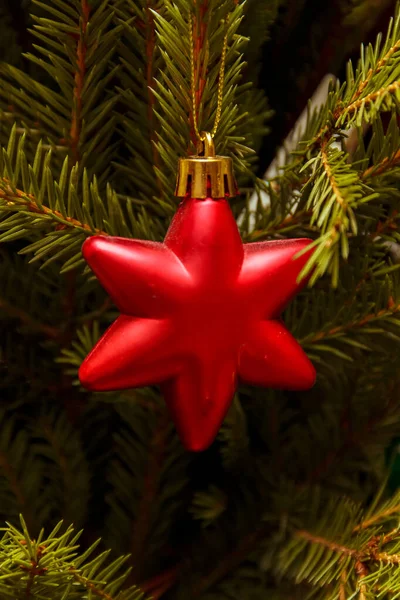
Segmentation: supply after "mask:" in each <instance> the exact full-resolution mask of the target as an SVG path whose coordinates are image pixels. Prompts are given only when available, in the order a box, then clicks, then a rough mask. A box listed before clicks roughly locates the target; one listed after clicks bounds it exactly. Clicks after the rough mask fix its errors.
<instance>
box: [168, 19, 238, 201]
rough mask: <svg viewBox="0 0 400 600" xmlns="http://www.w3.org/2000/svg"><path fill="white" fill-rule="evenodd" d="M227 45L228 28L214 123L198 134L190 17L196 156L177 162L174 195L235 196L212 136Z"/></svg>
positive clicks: (227, 165)
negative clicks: (211, 126) (209, 128)
mask: <svg viewBox="0 0 400 600" xmlns="http://www.w3.org/2000/svg"><path fill="white" fill-rule="evenodd" d="M227 45H228V27H227V30H226V33H225V38H224V45H223V50H222V56H221V67H220V72H219V81H218V99H217V110H216V114H215V122H214V126H213V128H212V131H211V132H208V131H202V132H200V131H199V128H198V123H197V106H196V82H195V64H194V50H193V46H194V44H193V17H192V15H191V16H190V65H191V84H192V86H191V87H192V98H193V106H192V108H193V127H194V131H195V133H196V137H197V140H198V141H197V148H196V150H197V155H196V156H189V157H188V158H180V159H179V163H178V175H177V180H176V189H175V195H176V196H178V197H181V198H182V197H190V198H214V199H220V198H231V197H232V196H236V195H237V184H236V181H235V176H234V173H233V163H232V159H231V158H230V157H229V156H217V155H216V154H215V146H214V139H213V138H214V136H215V133H216V131H217V128H218V125H219V122H220V120H221V113H222V100H223V88H224V73H225V61H226V51H227Z"/></svg>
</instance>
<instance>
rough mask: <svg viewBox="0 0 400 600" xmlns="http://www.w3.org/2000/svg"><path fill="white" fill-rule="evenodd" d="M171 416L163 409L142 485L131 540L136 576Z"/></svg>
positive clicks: (155, 493) (140, 568)
mask: <svg viewBox="0 0 400 600" xmlns="http://www.w3.org/2000/svg"><path fill="white" fill-rule="evenodd" d="M169 424H170V418H169V415H168V413H167V412H166V411H165V410H163V411H162V412H161V413H160V415H159V418H158V422H157V425H156V427H155V430H154V433H153V436H152V440H151V442H150V449H149V455H148V459H147V470H146V474H145V477H144V481H143V486H142V495H141V499H140V502H139V506H138V510H137V518H136V520H135V523H134V530H133V535H132V541H131V561H132V564H133V565H134V566H135V578H139V577H140V574H141V570H142V565H143V560H144V558H145V556H144V547H145V543H146V540H147V537H148V535H149V531H150V527H151V515H152V510H153V506H154V502H155V498H156V496H157V492H158V489H159V488H158V484H159V477H160V473H161V470H162V467H163V461H164V458H165V441H166V440H165V436H166V434H167V431H168V429H169Z"/></svg>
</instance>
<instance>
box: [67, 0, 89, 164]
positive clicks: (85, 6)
mask: <svg viewBox="0 0 400 600" xmlns="http://www.w3.org/2000/svg"><path fill="white" fill-rule="evenodd" d="M81 13H82V14H81V17H80V28H81V32H80V35H79V39H78V41H77V45H76V67H77V68H76V72H75V78H74V79H75V87H74V103H73V108H72V115H71V128H70V132H69V137H70V144H71V155H72V159H73V163H74V164H75V163H76V162H78V160H79V158H80V156H79V142H80V134H81V128H82V92H83V87H84V84H85V74H86V53H87V45H86V30H87V26H88V23H89V17H90V4H89V2H88V0H81Z"/></svg>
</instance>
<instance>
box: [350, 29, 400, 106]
mask: <svg viewBox="0 0 400 600" xmlns="http://www.w3.org/2000/svg"><path fill="white" fill-rule="evenodd" d="M399 49H400V40H397V42H396V43H395V44H393V46H392V47H391V48H389V50H388V51H387V53H386V54H385V56H383V57H382V58H381V59H380V60H379V61H378V62H377V63H376V67H375V68H374V69H372V68H371V69H369V71H368V73H367V75H366V77H365V79H364V81H361V83H360V85H359V86H358V89H357V90H356V92H355V93H354V95H353V98H352V100H357V98H359V97H360V96H361V94H362V92H363V91H364V89H365V88H366V87H367V85H368V84H369V82H370V81H371V79H372V76H373V75H376V74H377V73H379V72H380V71H382V69H383V68H384V67H385V66H386V64H387V63H388V62H389V60H390V59H391V58H392V56H393V54H394V53H395V52H396V50H399Z"/></svg>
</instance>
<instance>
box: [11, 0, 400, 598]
mask: <svg viewBox="0 0 400 600" xmlns="http://www.w3.org/2000/svg"><path fill="white" fill-rule="evenodd" d="M300 4H301V5H303V4H304V2H303V3H299V5H298V7H297V8H296V11H297V10H300V8H299V6H300ZM370 4H371V3H370V2H368V1H365V0H363V2H344V3H343V7H342V8H343V15H344V18H345V19H347V23H348V24H349V23H350V22H356V23H358V22H359V19H360V15H365V14H367V12H368V10H369V11H370V10H371V6H370ZM288 6H289V3H288V2H285V1H280V0H277V1H275V2H269V3H263V2H256V1H253V0H249V1H248V2H247V4H245V3H243V2H241V1H240V0H224V1H222V2H221V1H219V0H201V1H200V2H197V1H196V2H194V1H192V0H176V1H175V2H170V1H169V0H165V1H164V0H152V1H147V0H146V1H145V0H112V1H111V2H110V1H106V0H91V1H90V2H89V1H88V0H65V1H64V0H52V1H50V0H33V1H32V3H31V6H30V10H31V14H32V16H31V19H32V31H31V35H32V36H33V37H34V39H35V44H34V46H33V47H32V49H31V50H30V51H29V52H27V54H26V58H25V59H24V61H25V60H26V61H28V62H29V63H30V64H32V65H33V67H34V68H32V71H30V70H29V69H28V68H25V67H24V64H25V63H24V62H23V61H22V60H19V59H18V60H14V57H13V55H14V50H15V47H16V44H17V42H16V41H15V40H14V42H15V43H14V42H12V43H11V42H10V56H7V57H6V58H7V60H6V61H4V62H2V63H1V64H0V142H1V146H2V148H1V152H0V393H1V411H0V419H1V435H0V518H1V519H2V520H3V523H8V524H7V525H5V526H4V529H3V531H4V535H3V538H2V539H1V540H0V596H1V597H2V598H3V597H4V598H29V597H30V598H38V599H40V598H41V599H43V598H46V599H48V598H55V599H60V600H61V599H62V600H67V599H69V598H71V599H72V598H77V599H78V598H82V599H83V598H96V597H97V598H106V599H107V600H117V599H118V600H129V599H134V600H139V599H140V598H143V599H144V597H145V596H146V597H153V598H154V600H156V599H158V598H161V597H165V598H167V599H171V600H187V598H188V597H192V598H199V599H200V600H224V599H225V598H226V599H229V600H236V599H238V600H239V599H240V600H242V599H244V598H249V599H251V600H258V599H260V600H261V599H263V598H267V597H268V598H271V599H273V600H283V598H285V599H287V598H293V599H297V598H301V599H302V600H305V599H307V598H310V600H311V599H317V600H319V599H320V600H334V599H335V600H337V599H339V600H350V599H353V598H354V599H356V598H358V600H367V599H368V600H369V599H370V598H379V599H383V600H393V599H394V598H396V597H400V579H399V573H398V564H399V561H400V550H399V545H400V534H399V529H398V521H399V516H400V495H399V492H398V491H395V493H394V494H391V493H390V490H389V489H388V486H387V473H388V465H387V457H386V455H385V452H384V449H385V448H386V447H388V446H389V445H390V444H392V443H393V440H396V439H397V438H398V437H399V436H400V419H399V411H400V404H399V392H398V389H399V383H400V381H399V379H400V376H399V373H400V331H399V327H400V297H399V293H400V287H399V285H400V280H399V261H398V259H397V257H396V254H395V252H394V250H395V249H396V247H397V244H398V243H400V235H399V233H398V224H399V215H400V195H399V174H400V150H399V140H400V132H399V106H400V104H399V100H400V80H399V74H400V10H399V9H397V10H396V12H395V15H394V17H393V19H392V21H391V23H390V25H389V28H388V31H387V32H386V33H385V34H384V35H381V36H379V37H378V39H377V41H376V43H375V44H374V45H368V46H366V47H365V48H364V47H362V49H361V57H360V60H359V62H358V64H356V65H355V66H352V64H351V63H349V66H348V69H347V75H346V78H345V80H344V81H343V82H342V83H340V82H339V83H336V84H332V85H331V88H330V92H329V96H328V99H327V101H326V103H325V104H324V105H323V106H322V107H321V108H320V109H318V110H315V111H312V110H311V109H310V111H309V118H308V122H307V125H306V127H305V129H304V131H303V132H302V134H301V137H300V139H299V141H298V144H297V146H296V149H295V151H294V152H293V153H291V154H288V155H287V156H286V159H285V161H284V164H282V165H281V166H280V168H279V172H278V175H277V176H276V177H275V178H274V179H273V180H270V181H266V182H264V181H260V180H258V179H257V177H256V175H255V173H256V168H257V153H258V151H259V148H260V145H261V142H262V140H263V138H264V136H265V134H266V131H267V128H266V126H267V125H268V117H269V116H270V111H269V109H268V104H267V100H266V98H265V95H264V93H263V91H262V90H261V89H257V88H256V87H252V86H251V79H252V78H255V77H256V75H257V73H258V72H259V61H260V56H261V50H262V44H263V43H264V41H265V40H266V39H267V37H268V36H273V35H274V26H275V24H276V22H275V19H279V14H280V12H279V11H280V9H282V10H284V11H289V8H290V7H288ZM1 11H3V12H1ZM296 11H295V12H296ZM3 13H4V14H5V15H6V18H5V19H4V28H5V29H4V31H6V30H7V31H8V34H7V35H9V37H8V38H7V39H10V40H11V39H12V37H13V36H12V25H11V20H10V18H9V11H7V10H6V8H3V7H2V6H1V5H0V15H1V14H3ZM190 14H192V15H193V18H194V32H193V36H194V42H195V52H194V55H195V65H194V71H195V79H196V94H197V105H198V120H199V128H200V129H210V128H211V126H212V124H213V122H214V118H215V113H216V93H215V90H216V83H217V79H218V73H219V61H220V56H221V50H222V41H223V39H224V36H225V33H226V31H228V50H227V65H226V76H225V85H224V90H223V98H224V101H223V106H222V119H221V125H220V127H219V129H218V132H217V137H216V145H217V149H218V151H219V153H225V154H228V155H230V156H232V157H233V159H234V162H235V169H236V172H237V175H238V179H239V183H240V194H239V196H238V198H237V199H236V200H235V201H234V202H233V210H234V213H235V215H236V216H238V217H239V216H240V223H241V229H242V235H243V238H244V240H245V241H258V240H263V239H282V238H287V237H302V236H307V237H310V238H312V240H313V243H314V245H315V248H316V251H315V253H314V255H313V257H312V258H311V260H310V261H309V263H308V265H307V267H306V269H305V271H304V273H303V275H304V274H309V275H311V278H310V284H309V286H308V287H307V288H305V289H304V290H303V292H302V293H301V294H300V295H299V296H298V297H297V298H296V300H295V301H294V302H293V303H292V304H291V305H290V306H289V308H288V309H287V311H286V313H285V315H284V319H285V321H286V323H287V325H288V327H289V328H290V329H291V331H292V332H293V333H294V335H295V336H296V338H297V339H298V340H299V341H300V343H301V344H302V346H303V347H304V349H305V350H306V352H307V353H308V354H309V356H310V358H311V359H312V360H313V361H314V363H315V364H316V366H317V369H318V381H317V385H316V387H315V388H314V389H313V390H311V391H310V392H309V393H301V394H300V393H299V394H294V393H285V392H281V391H275V390H261V389H253V388H250V387H243V388H241V389H240V391H239V393H238V394H237V395H236V397H235V399H234V401H233V403H232V406H231V408H230V410H229V413H228V415H227V417H226V419H225V422H224V424H223V426H222V428H221V431H220V433H219V435H218V439H217V441H216V442H215V444H214V445H213V446H212V448H211V449H210V450H209V451H207V452H205V453H204V454H202V455H191V454H188V453H186V452H185V451H184V450H183V448H182V446H181V444H180V441H179V439H178V438H177V436H176V433H175V430H174V428H173V425H172V424H171V421H170V418H169V416H168V414H167V411H166V409H165V406H164V403H163V401H162V399H161V398H160V395H159V393H158V391H157V389H144V390H127V391H124V392H115V393H114V392H113V393H107V394H91V393H88V392H86V391H84V390H82V389H81V388H80V386H79V381H78V379H77V369H78V367H79V365H80V363H81V362H82V359H83V357H84V356H85V355H86V354H87V353H88V352H89V351H90V349H91V348H92V346H93V345H94V343H95V342H96V341H97V339H98V338H99V336H100V335H101V333H102V332H103V331H104V330H105V328H106V327H107V326H108V325H109V324H110V323H111V322H112V321H113V319H114V318H115V316H116V310H115V307H114V306H113V305H112V303H111V301H110V300H109V299H108V298H107V296H106V295H105V293H104V291H103V290H102V289H101V288H100V286H99V285H98V282H97V281H96V280H95V279H94V278H93V277H92V276H91V274H90V272H89V269H88V268H87V267H86V266H85V263H84V261H83V259H82V256H81V245H82V243H83V241H84V240H85V238H86V237H88V236H91V235H93V234H101V235H119V236H126V237H135V238H143V239H151V240H160V239H162V237H163V235H164V233H165V231H166V229H167V227H168V224H169V220H170V218H171V215H172V214H173V212H174V210H175V208H176V205H177V200H176V199H175V198H174V197H173V187H174V179H175V169H176V162H177V159H178V157H179V156H182V155H185V154H187V153H188V152H189V153H190V152H193V150H194V142H195V137H194V127H193V115H192V101H193V98H192V96H191V80H190V75H191V65H190V47H189V44H190V35H189V16H190ZM283 14H284V17H283V21H284V20H285V18H288V17H287V12H286V13H285V12H284V13H283ZM296 14H297V13H296ZM368 14H370V13H369V12H368ZM363 18H364V17H363ZM1 27H3V25H1ZM279 27H280V24H279V22H278V28H277V29H278V31H279V30H280V29H279ZM275 31H276V30H275ZM248 36H251V39H250V40H249V39H248ZM11 46H12V48H11ZM246 61H247V63H248V64H246ZM354 140H356V143H355V144H354V143H353V142H354ZM252 195H253V196H255V197H256V199H257V202H256V206H255V208H254V206H253V204H252V203H251V202H250V197H251V196H252ZM266 198H267V201H266V200H265V199H266ZM377 490H378V491H377ZM20 514H22V515H23V518H20V516H19V515H20ZM61 518H62V519H63V522H62V523H61V522H60V519H61ZM57 523H58V524H57ZM72 524H74V526H75V527H78V528H82V529H83V534H82V536H81V545H82V549H80V548H79V547H78V544H77V541H78V537H79V534H75V533H74V530H73V528H72ZM99 537H101V538H102V540H103V541H100V542H95V541H94V540H96V539H97V538H99ZM106 547H107V548H111V549H112V551H113V553H114V554H117V555H118V556H121V558H117V559H114V560H113V561H112V560H111V561H110V560H109V558H108V550H106Z"/></svg>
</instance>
